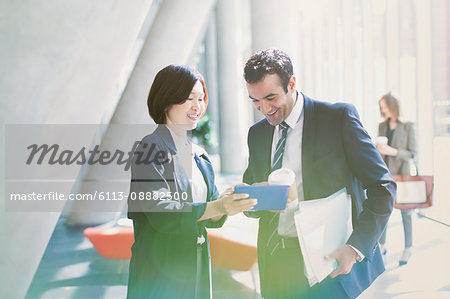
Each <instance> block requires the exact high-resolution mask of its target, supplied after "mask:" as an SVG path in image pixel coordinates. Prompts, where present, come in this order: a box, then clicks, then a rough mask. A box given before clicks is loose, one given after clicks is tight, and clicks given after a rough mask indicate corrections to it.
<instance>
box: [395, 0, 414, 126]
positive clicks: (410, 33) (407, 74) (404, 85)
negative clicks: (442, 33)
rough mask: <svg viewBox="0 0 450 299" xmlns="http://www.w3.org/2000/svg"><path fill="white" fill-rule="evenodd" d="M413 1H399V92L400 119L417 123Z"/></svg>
mask: <svg viewBox="0 0 450 299" xmlns="http://www.w3.org/2000/svg"><path fill="white" fill-rule="evenodd" d="M413 2H414V1H413V0H400V2H399V5H400V16H399V17H400V20H399V27H400V36H399V37H400V45H401V47H400V49H399V55H400V56H399V73H400V78H399V90H398V96H399V100H400V105H401V108H400V109H401V116H400V117H401V119H402V120H405V121H412V122H414V123H417V96H416V86H417V82H416V79H417V74H416V71H417V66H416V61H417V60H416V16H415V15H416V11H415V6H414V3H413Z"/></svg>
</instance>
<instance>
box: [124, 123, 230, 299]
mask: <svg viewBox="0 0 450 299" xmlns="http://www.w3.org/2000/svg"><path fill="white" fill-rule="evenodd" d="M144 144H147V146H144ZM152 145H154V147H153V151H152V153H153V154H151V155H149V156H147V154H148V153H149V152H150V151H151V150H150V148H152ZM159 151H162V152H163V153H165V157H166V158H165V159H159V160H158V159H156V160H155V159H154V155H155V154H156V153H157V152H159ZM136 153H143V155H142V157H146V159H145V160H146V161H152V160H155V161H153V162H152V163H150V164H142V163H141V164H139V163H136V159H137V156H138V155H136ZM176 155H177V150H176V148H175V145H174V142H173V139H172V136H171V134H170V132H169V130H168V129H167V128H166V127H165V126H159V127H158V128H157V129H156V130H155V132H153V133H152V134H150V135H147V136H145V137H144V138H143V139H142V141H141V143H140V145H139V147H138V148H137V149H136V151H135V154H134V157H133V164H132V167H131V185H130V195H129V199H128V217H129V218H131V219H132V220H133V226H134V239H135V242H134V244H133V246H132V248H131V249H132V257H131V261H130V274H129V281H128V298H170V299H172V298H194V296H195V286H196V276H197V237H199V236H202V235H203V236H204V237H205V239H206V242H205V243H204V244H203V245H202V249H203V250H202V257H201V259H202V271H201V273H202V274H203V276H202V277H201V282H200V285H201V295H200V296H198V297H196V298H210V287H211V286H210V277H211V273H210V254H209V243H208V236H207V233H206V230H205V227H220V226H222V224H223V222H224V221H225V218H226V217H222V219H221V220H220V221H217V222H214V221H212V220H205V221H201V222H198V221H197V220H198V219H199V218H200V217H201V216H202V215H203V213H204V211H205V208H206V203H193V201H192V196H191V195H192V194H190V185H189V182H188V181H187V176H186V175H185V174H183V173H182V171H181V168H180V167H178V165H176V163H175V161H176ZM189 158H191V157H189ZM157 161H164V163H161V164H160V163H157ZM195 161H196V163H197V166H198V167H199V169H200V171H201V172H202V174H203V178H204V180H205V183H206V186H207V188H208V193H207V201H212V200H215V199H217V197H218V195H219V194H218V191H217V188H216V186H215V185H214V171H213V168H212V165H211V163H210V160H209V159H208V157H207V155H206V153H205V152H203V153H202V154H200V155H195ZM149 191H158V192H160V194H161V192H162V193H165V194H167V192H168V191H170V192H172V194H171V195H172V196H174V197H175V195H174V193H175V192H179V195H180V196H179V197H178V198H177V199H178V200H142V201H141V200H132V199H131V198H132V197H134V198H139V193H140V192H142V193H141V194H144V193H145V192H149ZM182 192H186V194H188V195H189V196H188V198H187V200H182V196H181V193H182ZM133 193H135V194H134V195H132V194H133Z"/></svg>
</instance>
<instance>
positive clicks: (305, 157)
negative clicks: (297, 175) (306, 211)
mask: <svg viewBox="0 0 450 299" xmlns="http://www.w3.org/2000/svg"><path fill="white" fill-rule="evenodd" d="M303 97H304V99H305V103H304V107H303V109H304V122H303V135H302V136H303V137H302V176H303V196H304V198H305V200H307V199H311V198H310V197H311V195H310V191H309V190H310V188H309V187H310V186H312V182H310V178H311V175H308V173H312V171H313V156H314V155H313V154H314V145H315V142H314V141H315V135H316V122H317V120H316V116H315V114H314V113H315V111H314V102H313V100H311V99H310V98H308V97H307V96H305V95H303Z"/></svg>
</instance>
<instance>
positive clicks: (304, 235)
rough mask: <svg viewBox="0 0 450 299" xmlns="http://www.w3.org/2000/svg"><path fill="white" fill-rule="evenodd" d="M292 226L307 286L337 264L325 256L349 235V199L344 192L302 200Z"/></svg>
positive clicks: (315, 281)
mask: <svg viewBox="0 0 450 299" xmlns="http://www.w3.org/2000/svg"><path fill="white" fill-rule="evenodd" d="M294 219H295V226H296V229H297V234H298V238H299V242H300V247H301V249H302V254H303V260H304V264H305V270H306V276H307V277H308V281H309V284H310V286H313V285H314V284H316V283H318V282H321V281H322V280H324V279H325V278H326V277H327V276H328V275H329V274H330V273H331V272H332V271H333V270H334V269H335V265H336V261H325V259H324V257H325V256H326V255H329V254H331V253H333V252H334V251H335V250H336V249H337V248H339V247H340V246H342V245H344V244H345V242H346V241H347V240H348V238H349V237H350V235H351V233H352V221H351V219H352V213H351V199H350V196H348V195H347V192H346V189H345V188H344V189H341V190H339V191H338V192H336V193H334V194H332V195H330V196H329V197H327V198H322V199H316V200H308V201H302V202H300V204H299V210H298V211H297V212H296V213H295V216H294Z"/></svg>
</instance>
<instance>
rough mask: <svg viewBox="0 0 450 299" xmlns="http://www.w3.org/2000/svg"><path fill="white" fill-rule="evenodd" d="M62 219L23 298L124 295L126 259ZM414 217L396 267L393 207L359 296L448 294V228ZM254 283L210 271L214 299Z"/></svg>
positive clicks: (236, 220)
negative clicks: (410, 242)
mask: <svg viewBox="0 0 450 299" xmlns="http://www.w3.org/2000/svg"><path fill="white" fill-rule="evenodd" d="M239 180H240V176H230V175H228V176H223V175H222V176H219V177H218V178H217V181H218V185H219V189H222V190H223V189H224V188H225V187H226V186H229V185H231V184H235V183H238V182H239ZM64 220H65V219H64V217H62V218H61V219H60V220H59V222H58V225H57V226H56V228H55V231H54V233H53V235H52V238H51V240H50V242H49V244H48V246H47V250H46V252H45V254H44V257H43V258H42V260H41V263H40V265H39V268H38V270H37V272H36V274H35V277H34V279H33V282H32V284H31V286H30V289H29V291H28V294H27V297H26V298H27V299H36V298H40V299H50V298H52V299H53V298H83V299H85V298H124V297H125V296H126V284H127V275H128V261H122V260H110V259H104V258H102V257H100V256H99V255H98V253H97V252H96V251H95V249H94V248H93V247H92V245H91V243H90V242H89V241H88V240H87V239H85V237H84V236H83V229H84V228H83V227H76V228H70V227H67V226H65V225H64ZM413 221H414V244H415V247H414V254H413V256H412V257H411V259H410V262H409V263H408V264H407V265H406V266H402V267H398V266H397V262H398V258H399V257H400V254H401V251H402V243H403V231H402V225H401V216H400V213H399V212H398V211H394V213H393V216H392V218H391V220H390V225H389V230H388V243H387V247H388V254H387V256H386V267H387V270H386V272H385V273H383V274H382V275H381V276H380V277H379V278H378V279H377V280H376V281H375V282H374V284H373V285H372V286H371V287H370V288H369V289H367V290H366V292H365V293H364V294H363V295H361V296H360V297H359V298H361V299H371V298H377V299H379V298H380V299H383V298H396V299H404V298H427V299H428V298H430V299H431V298H450V275H449V274H448V271H449V270H448V269H450V259H449V258H448V253H449V252H450V229H449V227H446V226H443V225H441V224H438V223H435V222H432V221H430V220H428V219H424V218H417V217H414V220H413ZM226 225H227V227H226V228H225V230H226V232H227V233H233V232H234V231H235V232H239V233H238V234H239V235H241V236H242V239H245V241H246V242H247V243H251V244H254V243H255V242H256V225H257V224H256V222H255V221H253V220H249V219H248V218H246V217H244V216H242V215H238V216H234V217H231V219H229V221H228V222H227V224H226ZM242 227H243V228H244V229H242ZM256 271H257V270H256ZM256 274H257V273H256ZM254 285H255V283H254V281H253V277H252V275H251V273H250V272H236V271H228V270H224V269H213V290H214V291H213V292H214V294H213V295H214V298H215V299H217V298H218V299H227V298H238V299H239V298H255V297H256V298H258V297H259V295H257V293H255V291H254Z"/></svg>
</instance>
